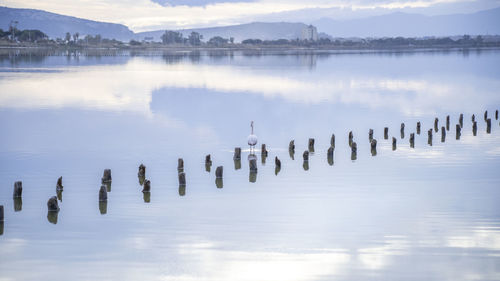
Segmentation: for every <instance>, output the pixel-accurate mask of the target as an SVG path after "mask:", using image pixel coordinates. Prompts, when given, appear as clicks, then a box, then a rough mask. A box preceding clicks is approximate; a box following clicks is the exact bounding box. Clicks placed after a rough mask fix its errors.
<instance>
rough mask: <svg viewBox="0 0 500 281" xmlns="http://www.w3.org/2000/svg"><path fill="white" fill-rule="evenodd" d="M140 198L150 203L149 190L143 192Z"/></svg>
mask: <svg viewBox="0 0 500 281" xmlns="http://www.w3.org/2000/svg"><path fill="white" fill-rule="evenodd" d="M142 199H143V200H144V203H151V192H143V193H142Z"/></svg>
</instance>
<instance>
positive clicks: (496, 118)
mask: <svg viewBox="0 0 500 281" xmlns="http://www.w3.org/2000/svg"><path fill="white" fill-rule="evenodd" d="M495 120H498V109H497V110H495Z"/></svg>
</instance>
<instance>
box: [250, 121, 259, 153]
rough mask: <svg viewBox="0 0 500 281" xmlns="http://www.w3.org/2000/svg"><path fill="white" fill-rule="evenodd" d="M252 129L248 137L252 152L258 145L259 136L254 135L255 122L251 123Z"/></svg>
mask: <svg viewBox="0 0 500 281" xmlns="http://www.w3.org/2000/svg"><path fill="white" fill-rule="evenodd" d="M250 127H252V131H251V133H250V135H249V136H248V145H249V146H250V150H253V148H254V147H255V145H256V144H257V136H256V135H254V134H253V121H252V123H250Z"/></svg>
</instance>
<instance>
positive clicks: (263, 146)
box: [260, 143, 268, 158]
mask: <svg viewBox="0 0 500 281" xmlns="http://www.w3.org/2000/svg"><path fill="white" fill-rule="evenodd" d="M267 153H268V152H267V149H266V144H265V143H263V144H262V147H261V149H260V154H261V155H262V157H263V158H264V157H267Z"/></svg>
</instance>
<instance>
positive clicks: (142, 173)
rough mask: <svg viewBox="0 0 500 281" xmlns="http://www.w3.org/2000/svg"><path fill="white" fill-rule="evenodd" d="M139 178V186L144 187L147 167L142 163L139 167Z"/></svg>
mask: <svg viewBox="0 0 500 281" xmlns="http://www.w3.org/2000/svg"><path fill="white" fill-rule="evenodd" d="M137 178H138V179H139V184H140V185H143V184H144V180H145V179H146V166H144V165H143V164H142V163H141V165H139V171H138V172H137Z"/></svg>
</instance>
